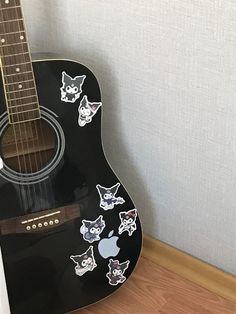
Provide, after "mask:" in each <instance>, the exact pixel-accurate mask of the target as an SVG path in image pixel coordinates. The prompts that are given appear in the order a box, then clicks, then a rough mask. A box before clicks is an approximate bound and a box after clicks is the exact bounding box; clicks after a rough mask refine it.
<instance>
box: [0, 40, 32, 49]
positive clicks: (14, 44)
mask: <svg viewBox="0 0 236 314" xmlns="http://www.w3.org/2000/svg"><path fill="white" fill-rule="evenodd" d="M22 44H27V42H26V41H22V42H20V43H13V44H9V45H2V46H1V47H3V48H5V47H11V46H16V45H22Z"/></svg>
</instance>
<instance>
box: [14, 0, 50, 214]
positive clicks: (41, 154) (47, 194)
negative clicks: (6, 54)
mask: <svg viewBox="0 0 236 314" xmlns="http://www.w3.org/2000/svg"><path fill="white" fill-rule="evenodd" d="M19 4H20V7H21V1H20V0H19ZM21 10H22V9H21ZM21 14H22V17H24V14H23V10H22V11H21ZM23 25H24V19H23ZM24 29H25V30H26V28H25V25H24ZM25 33H26V32H25ZM27 47H28V51H29V53H30V49H29V45H28V40H27ZM29 56H30V55H29ZM30 66H31V71H32V74H33V78H34V84H35V83H36V82H35V77H34V71H33V65H32V61H31V57H30ZM35 90H36V93H37V88H36V85H35ZM37 100H38V101H39V99H38V95H37ZM38 106H40V104H39V102H38ZM39 110H40V107H39ZM33 123H34V125H35V130H36V133H37V137H38V138H39V136H38V129H37V126H36V123H35V121H34V122H33ZM38 125H39V133H40V135H41V139H42V147H45V148H46V145H45V136H44V133H45V132H43V130H42V118H41V120H40V121H39V123H38ZM38 154H39V158H40V162H41V167H42V168H43V167H44V165H45V166H46V164H47V161H48V158H47V153H46V150H42V152H41V150H39V153H38ZM38 170H39V168H38ZM48 183H49V186H48V188H47V184H46V181H45V180H44V181H43V182H40V183H39V188H40V191H41V196H42V202H43V189H44V193H45V195H44V196H45V198H44V199H45V201H46V200H48V201H49V197H50V194H51V196H52V194H53V189H52V183H51V180H50V179H49V178H48ZM49 187H50V189H51V193H50V191H49ZM52 200H53V202H52V203H53V205H54V199H53V198H52ZM45 205H46V204H45ZM45 205H43V206H42V204H41V207H42V209H45Z"/></svg>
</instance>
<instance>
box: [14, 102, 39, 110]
mask: <svg viewBox="0 0 236 314" xmlns="http://www.w3.org/2000/svg"><path fill="white" fill-rule="evenodd" d="M32 105H37V106H38V103H36V102H31V103H28V104H22V107H25V106H32ZM8 108H9V109H14V108H20V107H19V106H17V105H16V106H8Z"/></svg>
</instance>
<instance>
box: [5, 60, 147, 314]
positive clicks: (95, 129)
mask: <svg viewBox="0 0 236 314" xmlns="http://www.w3.org/2000/svg"><path fill="white" fill-rule="evenodd" d="M33 69H34V75H35V81H36V86H37V92H38V98H39V104H40V108H41V119H40V120H37V121H41V122H40V123H41V124H39V125H38V124H37V123H39V122H35V121H34V122H27V123H25V124H23V123H20V124H18V125H17V124H15V125H14V127H13V126H12V125H9V123H8V117H7V113H6V102H5V95H4V89H3V87H2V88H1V89H0V145H1V169H0V204H1V205H0V206H1V210H0V220H1V221H0V226H1V237H0V245H1V250H2V255H3V265H4V270H5V277H6V283H7V290H8V297H9V303H10V308H11V313H12V314H32V313H33V314H64V313H68V312H70V311H73V310H76V309H78V308H81V307H84V306H87V305H90V304H92V303H95V302H97V301H100V300H102V299H103V298H105V297H107V296H109V295H110V294H112V293H113V292H114V291H115V290H117V289H118V288H119V287H120V286H121V285H122V284H123V283H124V282H125V281H126V279H127V278H128V277H129V276H130V275H131V273H132V271H133V269H134V267H135V265H136V263H137V260H138V258H139V254H140V250H141V243H142V232H141V226H140V221H139V218H138V215H137V210H136V209H135V207H134V204H133V202H132V200H131V199H130V197H129V195H128V193H127V192H126V190H125V188H124V187H123V186H122V184H121V183H120V182H119V180H118V178H117V177H116V175H115V174H114V172H113V171H112V169H111V168H110V166H109V164H108V163H107V161H106V158H105V156H104V152H103V148H102V142H101V105H102V104H101V96H100V89H99V86H98V82H97V80H96V78H95V77H94V75H93V74H92V73H91V71H90V70H88V68H86V67H85V66H83V65H81V64H79V63H76V62H72V61H65V60H42V61H34V62H33ZM1 86H2V84H1ZM12 134H14V137H15V139H16V138H17V146H16V147H15V149H14V143H13V142H14V141H13V142H12V137H13V135H12ZM35 143H36V144H35ZM40 145H41V146H40ZM17 152H20V153H19V154H20V157H19V154H17ZM14 154H15V155H14Z"/></svg>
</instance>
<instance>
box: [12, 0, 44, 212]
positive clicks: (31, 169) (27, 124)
mask: <svg viewBox="0 0 236 314" xmlns="http://www.w3.org/2000/svg"><path fill="white" fill-rule="evenodd" d="M14 4H15V12H16V16H18V12H17V7H16V6H17V3H16V2H15V0H14ZM19 4H20V14H21V15H22V17H23V12H22V11H21V3H20V1H19ZM17 24H18V29H19V31H21V27H20V23H19V20H17ZM23 26H24V27H23V29H24V30H25V36H24V37H25V40H26V42H27V38H26V28H25V25H24V24H23ZM23 45H24V44H23V43H21V48H22V51H24V46H23ZM28 53H29V54H30V51H29V49H28ZM23 61H24V63H25V65H26V61H27V60H26V56H25V55H23ZM25 65H24V66H23V65H22V64H21V67H22V70H23V68H24V67H25V68H27V67H26V66H25ZM31 70H32V68H31ZM26 72H27V70H26ZM35 91H36V87H35ZM28 115H29V113H28ZM20 124H22V123H20ZM33 124H34V127H35V130H36V137H37V138H38V134H37V126H36V123H35V121H33V122H27V123H23V126H24V129H25V133H26V143H27V149H28V159H29V163H30V171H31V173H32V172H33V167H32V161H31V156H32V155H33V156H34V160H35V167H36V169H37V170H39V166H38V159H37V156H36V150H35V141H34V134H33V128H32V125H33ZM27 126H28V127H29V130H28V132H30V131H31V133H32V134H31V135H32V140H33V153H31V152H30V149H29V142H28V136H27ZM28 192H29V193H30V197H31V201H32V205H33V200H34V201H36V195H37V193H36V187H35V185H34V184H33V193H34V195H35V199H34V197H32V195H31V189H30V188H29V191H28ZM40 193H41V185H40ZM39 200H40V199H39ZM41 206H42V204H41ZM41 206H40V207H41ZM29 209H30V208H29Z"/></svg>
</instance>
